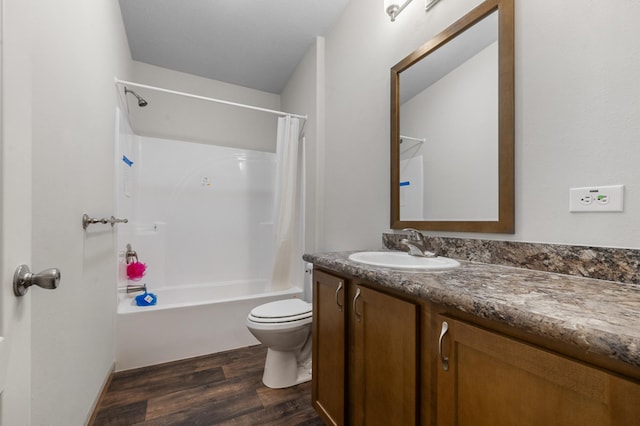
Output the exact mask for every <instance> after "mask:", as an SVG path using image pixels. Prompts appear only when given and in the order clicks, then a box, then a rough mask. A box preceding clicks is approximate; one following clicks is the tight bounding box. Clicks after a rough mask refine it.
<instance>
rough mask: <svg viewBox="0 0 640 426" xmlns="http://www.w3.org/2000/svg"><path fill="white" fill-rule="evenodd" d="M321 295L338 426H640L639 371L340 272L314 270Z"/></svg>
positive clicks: (321, 391) (326, 415) (320, 402)
mask: <svg viewBox="0 0 640 426" xmlns="http://www.w3.org/2000/svg"><path fill="white" fill-rule="evenodd" d="M334 274H335V275H334ZM313 291H314V300H313V309H314V311H313V315H314V318H313V383H312V389H313V391H312V392H313V395H312V400H313V406H314V407H315V409H316V411H317V412H318V413H319V415H320V416H321V417H322V419H323V420H324V421H325V422H326V424H328V425H366V426H372V425H384V426H388V425H402V426H405V425H417V424H419V425H441V426H451V425H473V426H478V425H479V426H482V425H491V426H494V425H505V426H511V425H544V426H546V425H563V426H565V425H568V426H571V425H576V426H577V425H580V426H582V425H598V426H601V425H611V426H627V425H629V426H631V425H634V426H635V425H638V424H640V420H639V419H640V381H639V379H640V372H638V371H637V369H635V368H633V367H631V369H629V367H630V366H629V365H627V364H621V363H619V362H618V361H613V360H610V359H603V358H602V357H599V356H597V355H593V354H587V353H584V352H582V351H578V350H576V349H575V348H574V347H573V346H572V345H570V344H568V343H566V342H558V341H555V340H553V341H551V340H545V339H543V338H541V337H539V336H532V335H529V334H526V333H525V332H524V331H522V330H519V329H517V328H515V327H510V326H508V325H505V324H499V323H495V322H493V321H490V320H487V319H482V318H479V317H475V316H473V315H471V314H468V313H464V312H461V311H459V310H456V309H454V308H451V307H445V306H442V305H437V304H434V303H432V302H430V301H428V300H425V299H422V298H418V297H413V296H411V295H409V294H407V295H406V296H405V295H402V294H399V293H398V292H397V291H393V290H387V289H386V288H384V287H381V286H379V285H376V284H374V283H369V282H364V281H361V280H358V279H348V278H346V277H341V276H340V275H339V273H333V272H331V273H329V272H328V271H322V270H319V269H314V290H313ZM445 324H446V326H445ZM625 371H628V372H629V373H625ZM625 374H626V375H625Z"/></svg>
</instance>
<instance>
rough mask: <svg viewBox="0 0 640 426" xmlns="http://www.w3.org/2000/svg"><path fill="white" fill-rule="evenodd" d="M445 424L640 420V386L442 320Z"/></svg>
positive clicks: (440, 383) (441, 414)
mask: <svg viewBox="0 0 640 426" xmlns="http://www.w3.org/2000/svg"><path fill="white" fill-rule="evenodd" d="M438 323H439V328H440V329H439V330H438V333H437V337H438V343H439V345H438V357H437V361H436V364H437V370H438V371H437V413H438V414H437V419H438V420H437V424H438V425H443V426H444V425H447V426H450V425H474V426H478V425H516V424H519V425H554V424H555V425H563V426H564V425H569V426H570V425H576V426H577V425H635V424H638V422H639V421H640V385H639V384H637V383H635V382H631V381H629V380H626V379H622V378H620V377H618V376H616V375H613V374H611V373H609V372H607V371H605V370H601V369H598V368H595V367H591V366H589V365H587V364H584V363H581V362H579V361H576V360H572V359H570V358H567V357H564V356H561V355H559V354H556V353H554V352H550V351H547V350H544V349H542V348H539V347H537V346H532V345H529V344H527V343H524V342H522V341H519V340H515V339H513V338H510V337H506V336H504V335H501V334H499V333H496V332H493V331H489V330H486V329H483V328H480V327H477V326H474V325H471V324H469V323H466V322H462V321H458V320H456V319H453V318H451V317H447V316H439V317H438Z"/></svg>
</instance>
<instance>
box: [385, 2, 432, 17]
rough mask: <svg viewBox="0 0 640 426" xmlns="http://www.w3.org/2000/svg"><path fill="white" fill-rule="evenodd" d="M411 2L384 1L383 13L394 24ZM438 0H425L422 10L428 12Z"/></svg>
mask: <svg viewBox="0 0 640 426" xmlns="http://www.w3.org/2000/svg"><path fill="white" fill-rule="evenodd" d="M411 1H412V0H404V1H402V0H384V11H385V13H386V14H387V15H389V18H391V22H395V20H396V17H397V16H398V15H399V14H400V12H402V11H403V10H404V8H405V7H407V6H408V5H409V3H411ZM439 1H440V0H425V2H424V9H425V10H426V11H429V9H431V8H432V7H433V6H435V4H436V3H438V2H439Z"/></svg>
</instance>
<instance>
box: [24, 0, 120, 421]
mask: <svg viewBox="0 0 640 426" xmlns="http://www.w3.org/2000/svg"><path fill="white" fill-rule="evenodd" d="M33 3H34V10H33V13H34V19H35V22H36V23H37V25H34V50H33V52H32V53H33V56H32V57H33V66H34V72H33V98H32V99H33V239H32V243H33V265H32V269H33V270H36V271H38V270H42V269H45V268H49V267H53V266H55V267H58V268H60V270H61V273H62V280H61V283H60V287H59V288H58V289H57V290H55V291H46V290H42V289H39V288H38V289H33V290H31V292H30V293H31V296H32V301H33V332H32V369H33V370H32V373H33V376H32V404H33V406H32V409H33V411H32V423H33V424H34V425H45V424H46V425H79V424H83V423H84V422H86V420H87V418H88V416H89V415H90V414H91V410H92V404H93V403H94V401H95V399H96V398H97V396H98V394H99V392H100V390H101V386H102V385H103V381H104V380H105V378H106V377H107V376H108V374H109V372H110V371H111V368H112V366H113V361H114V315H115V309H116V289H115V285H114V283H115V282H116V276H115V256H114V250H115V249H114V231H113V230H112V229H111V227H109V226H105V225H93V226H92V227H91V228H89V230H87V231H86V232H85V231H83V229H82V226H81V217H82V214H83V213H88V214H90V215H92V216H98V217H105V216H106V217H109V216H110V215H112V214H113V213H114V197H113V188H114V167H113V143H114V131H115V121H114V119H115V108H116V105H117V96H116V90H115V86H114V81H113V78H114V76H115V75H117V76H119V77H121V78H126V77H130V75H131V72H130V69H129V67H130V53H129V49H128V45H127V40H126V38H125V33H124V27H123V25H122V18H121V16H120V10H119V6H118V3H117V2H113V1H109V0H101V1H91V2H79V1H72V0H61V1H56V2H50V1H45V0H35V1H34V2H33Z"/></svg>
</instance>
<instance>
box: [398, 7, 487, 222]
mask: <svg viewBox="0 0 640 426" xmlns="http://www.w3.org/2000/svg"><path fill="white" fill-rule="evenodd" d="M497 15H498V12H494V13H492V14H491V15H489V16H487V17H486V18H484V19H483V20H481V21H480V22H478V23H477V24H475V25H474V26H473V27H471V28H470V29H468V30H467V31H465V32H464V33H462V34H460V35H459V36H457V37H456V38H454V39H453V40H452V41H451V42H449V43H448V44H447V47H446V49H439V50H437V51H435V52H434V53H433V54H431V55H429V56H428V57H427V58H425V59H424V60H422V61H420V62H418V63H417V64H416V65H414V66H412V67H411V68H409V69H407V70H406V71H404V72H403V73H402V74H401V76H400V135H401V136H400V220H430V221H434V220H439V221H441V220H481V221H495V220H498V19H497ZM462 123H464V124H463V125H462ZM408 135H411V136H408ZM403 136H404V137H403ZM412 137H415V138H416V139H424V140H425V142H424V143H420V142H419V141H415V140H412V139H410V138H412ZM450 194H456V196H455V197H451V196H450Z"/></svg>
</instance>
